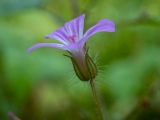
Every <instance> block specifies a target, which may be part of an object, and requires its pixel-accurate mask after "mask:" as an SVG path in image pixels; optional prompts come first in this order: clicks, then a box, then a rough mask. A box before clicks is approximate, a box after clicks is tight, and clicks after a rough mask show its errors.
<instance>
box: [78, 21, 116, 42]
mask: <svg viewBox="0 0 160 120" xmlns="http://www.w3.org/2000/svg"><path fill="white" fill-rule="evenodd" d="M97 32H115V24H114V22H113V21H111V20H108V19H103V20H100V21H99V22H98V23H97V24H96V25H94V26H93V27H91V28H90V29H89V30H87V32H86V33H85V34H84V38H83V39H81V41H83V43H85V42H86V41H87V40H88V39H89V38H90V37H91V36H92V35H94V34H95V33H97Z"/></svg>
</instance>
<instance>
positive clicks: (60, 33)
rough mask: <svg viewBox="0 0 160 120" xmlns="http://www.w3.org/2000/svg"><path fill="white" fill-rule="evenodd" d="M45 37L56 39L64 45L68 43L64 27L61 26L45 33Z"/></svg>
mask: <svg viewBox="0 0 160 120" xmlns="http://www.w3.org/2000/svg"><path fill="white" fill-rule="evenodd" d="M45 38H52V39H56V40H58V41H60V42H62V43H63V44H65V45H67V44H68V37H67V34H66V31H65V29H64V27H61V28H59V29H57V30H55V31H54V32H52V33H50V34H48V35H46V36H45Z"/></svg>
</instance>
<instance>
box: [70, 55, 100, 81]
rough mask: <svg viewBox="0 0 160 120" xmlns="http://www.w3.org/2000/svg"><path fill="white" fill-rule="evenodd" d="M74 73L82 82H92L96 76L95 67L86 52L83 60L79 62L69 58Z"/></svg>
mask: <svg viewBox="0 0 160 120" xmlns="http://www.w3.org/2000/svg"><path fill="white" fill-rule="evenodd" d="M70 58H71V61H72V64H73V68H74V71H75V73H76V75H77V77H78V78H79V79H80V80H82V81H89V80H93V79H94V78H95V77H96V75H97V67H96V65H95V63H94V62H93V60H92V59H91V57H90V56H89V55H88V52H86V54H85V57H84V59H81V61H80V62H79V60H78V59H77V58H75V57H73V56H70Z"/></svg>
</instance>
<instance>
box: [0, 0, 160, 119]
mask: <svg viewBox="0 0 160 120" xmlns="http://www.w3.org/2000/svg"><path fill="white" fill-rule="evenodd" d="M159 4H160V1H159V0H152V1H150V0H99V1H98V0H79V1H78V0H45V1H42V0H27V1H26V0H1V1H0V106H1V107H0V119H3V120H7V112H9V111H12V112H14V113H15V114H16V115H17V116H18V117H19V118H21V119H22V120H43V119H46V120H96V114H95V109H94V108H95V107H94V103H93V100H92V96H91V95H90V89H89V87H88V84H87V83H86V82H81V81H80V80H78V78H77V77H76V76H75V75H74V72H73V68H72V64H71V61H70V59H68V58H67V57H65V56H63V55H62V54H65V53H64V52H62V51H59V50H55V49H51V48H44V49H39V50H37V51H34V52H33V53H32V54H29V53H27V48H28V47H30V46H31V45H33V44H35V43H37V42H45V41H47V42H57V41H56V40H45V39H44V36H45V35H46V34H48V33H50V32H52V31H53V30H55V29H57V28H58V27H60V26H61V25H63V24H64V22H65V21H68V20H70V19H72V18H73V17H75V16H78V15H80V14H82V13H85V14H86V22H85V29H88V28H89V27H90V26H91V25H94V24H95V23H96V22H97V21H98V20H100V19H103V18H108V19H111V20H113V21H115V23H116V32H115V33H99V34H97V35H96V36H94V37H92V38H91V39H90V41H89V42H88V44H87V45H88V46H89V48H90V49H89V52H90V53H91V54H92V56H93V57H96V56H97V54H98V58H97V60H96V61H97V64H98V68H99V69H100V70H99V76H98V78H97V80H96V83H97V89H98V90H99V95H100V96H101V101H102V106H103V110H104V111H103V112H104V113H103V114H104V116H105V118H107V117H109V120H155V119H160V116H159V114H160V113H159V108H160V103H159V101H160V96H159V94H160V89H159V88H160V83H159V80H160V55H159V53H160V40H159V38H160V34H159V31H160V17H159V16H160V10H159ZM93 113H94V114H93Z"/></svg>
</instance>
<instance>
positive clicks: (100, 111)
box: [90, 80, 103, 120]
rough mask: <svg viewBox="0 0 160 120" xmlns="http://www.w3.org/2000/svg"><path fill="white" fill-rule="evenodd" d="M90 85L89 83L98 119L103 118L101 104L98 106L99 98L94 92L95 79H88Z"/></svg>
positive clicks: (101, 119)
mask: <svg viewBox="0 0 160 120" xmlns="http://www.w3.org/2000/svg"><path fill="white" fill-rule="evenodd" d="M90 85H91V89H92V94H93V98H94V101H95V105H96V109H97V117H98V120H103V114H102V110H101V106H100V103H99V99H98V96H97V92H96V86H95V81H94V80H90Z"/></svg>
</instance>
